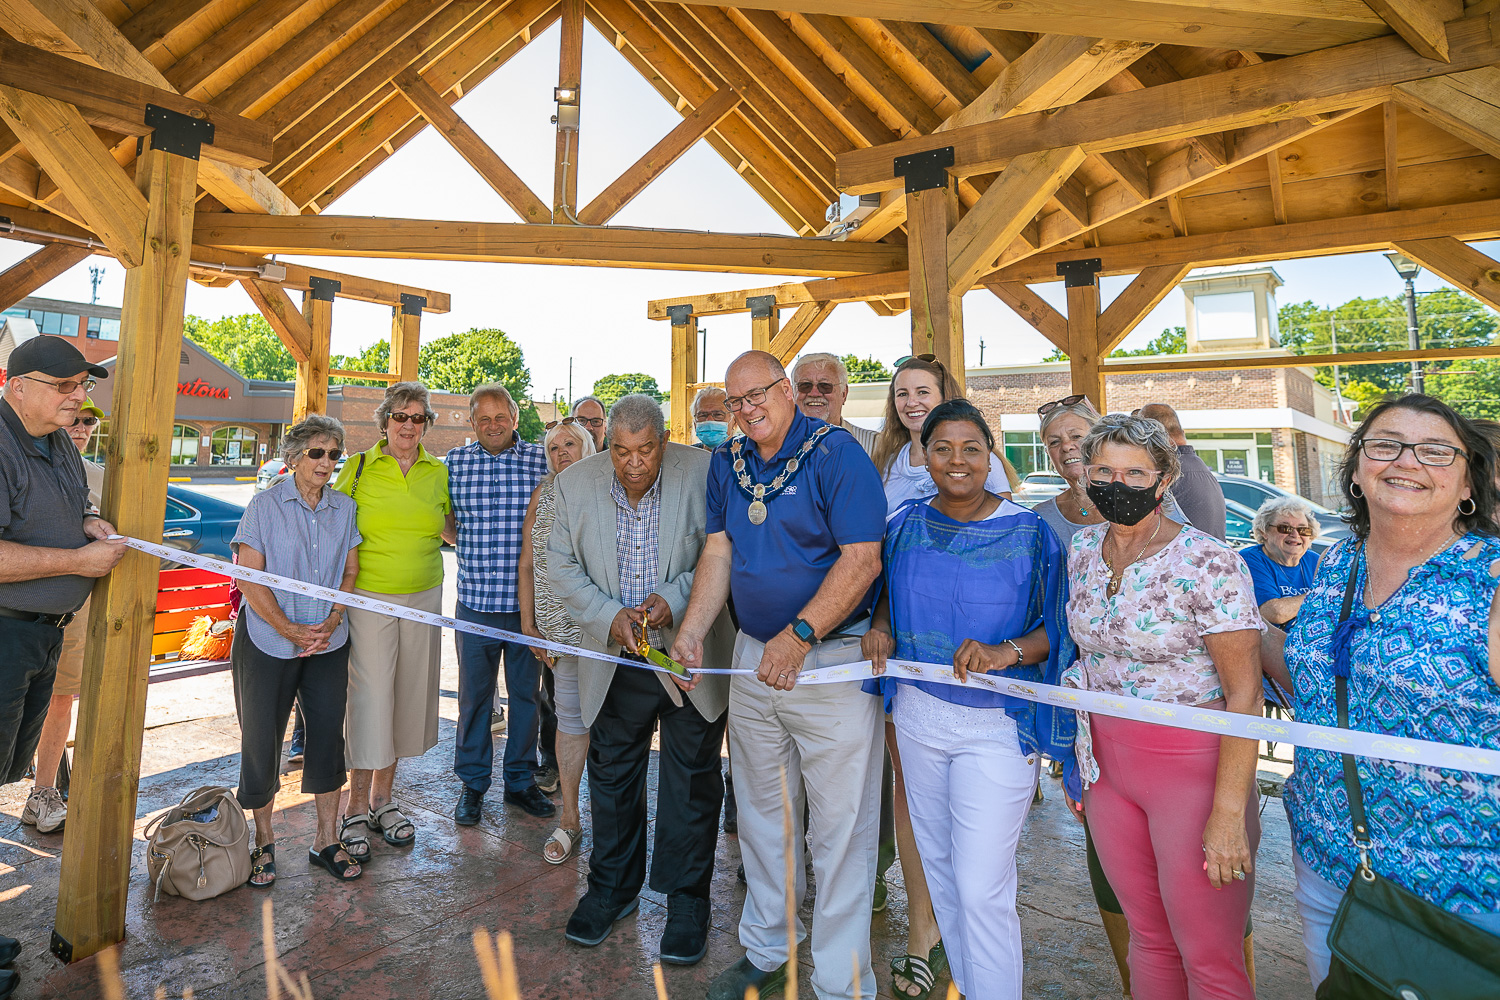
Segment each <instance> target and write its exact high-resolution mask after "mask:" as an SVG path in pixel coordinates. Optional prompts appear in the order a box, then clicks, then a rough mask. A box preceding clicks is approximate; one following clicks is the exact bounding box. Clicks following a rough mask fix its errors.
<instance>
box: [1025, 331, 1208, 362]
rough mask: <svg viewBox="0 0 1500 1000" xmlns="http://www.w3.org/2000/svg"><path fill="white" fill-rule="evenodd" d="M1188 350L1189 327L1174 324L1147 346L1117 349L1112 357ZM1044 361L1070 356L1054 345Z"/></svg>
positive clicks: (1146, 355)
mask: <svg viewBox="0 0 1500 1000" xmlns="http://www.w3.org/2000/svg"><path fill="white" fill-rule="evenodd" d="M1186 351H1187V327H1185V326H1174V327H1172V328H1171V329H1170V330H1163V331H1162V332H1161V333H1159V334H1157V335H1156V336H1154V337H1152V338H1151V339H1150V340H1148V341H1147V342H1146V346H1145V347H1138V348H1136V349H1135V350H1133V351H1127V350H1124V349H1123V348H1120V349H1117V350H1115V351H1114V352H1113V353H1112V354H1110V357H1112V358H1144V357H1149V356H1151V355H1156V354H1182V353H1184V352H1186ZM1042 360H1043V361H1066V360H1068V356H1067V355H1066V354H1064V353H1063V352H1062V351H1061V350H1060V349H1059V348H1056V347H1054V348H1053V349H1052V353H1051V354H1049V355H1047V356H1046V357H1045V358H1043V359H1042Z"/></svg>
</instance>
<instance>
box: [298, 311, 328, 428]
mask: <svg viewBox="0 0 1500 1000" xmlns="http://www.w3.org/2000/svg"><path fill="white" fill-rule="evenodd" d="M325 296H326V297H325ZM302 318H303V319H304V320H306V321H307V328H308V330H309V331H310V332H311V336H312V341H311V343H310V344H309V346H308V351H307V360H306V361H299V362H297V382H296V384H295V385H294V386H293V387H292V423H296V422H298V421H299V420H301V419H302V418H303V417H306V416H307V415H308V414H310V413H327V412H328V357H329V350H330V347H331V345H332V340H333V296H332V295H331V294H327V293H326V292H322V291H319V290H318V289H314V290H312V291H309V292H303V293H302Z"/></svg>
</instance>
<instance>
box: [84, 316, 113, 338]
mask: <svg viewBox="0 0 1500 1000" xmlns="http://www.w3.org/2000/svg"><path fill="white" fill-rule="evenodd" d="M88 335H89V337H90V338H92V339H94V340H119V339H120V321H119V320H117V319H105V318H103V317H102V316H90V317H89V323H88Z"/></svg>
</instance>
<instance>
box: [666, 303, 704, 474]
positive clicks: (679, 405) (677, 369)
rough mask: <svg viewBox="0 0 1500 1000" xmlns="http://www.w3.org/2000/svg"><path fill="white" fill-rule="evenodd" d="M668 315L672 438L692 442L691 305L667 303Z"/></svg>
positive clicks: (694, 363)
mask: <svg viewBox="0 0 1500 1000" xmlns="http://www.w3.org/2000/svg"><path fill="white" fill-rule="evenodd" d="M667 312H668V313H670V314H671V317H672V424H671V432H672V440H673V441H676V442H677V443H678V444H692V443H693V401H692V399H691V398H689V396H688V386H689V385H691V384H692V383H694V382H696V381H698V324H697V323H695V322H693V307H692V306H668V307H667Z"/></svg>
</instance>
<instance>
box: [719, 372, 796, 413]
mask: <svg viewBox="0 0 1500 1000" xmlns="http://www.w3.org/2000/svg"><path fill="white" fill-rule="evenodd" d="M785 381H786V376H785V375H783V376H781V378H779V379H777V380H776V382H785ZM776 382H772V383H771V385H763V386H761V387H760V388H759V389H751V390H750V391H749V392H747V393H745V394H744V395H743V396H726V397H724V407H725V409H727V410H729V412H730V413H738V412H740V407H742V406H745V405H747V404H748V405H750V406H759V405H760V404H761V403H764V402H765V401H766V390H767V389H769V388H771V386H772V385H775V384H776Z"/></svg>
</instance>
